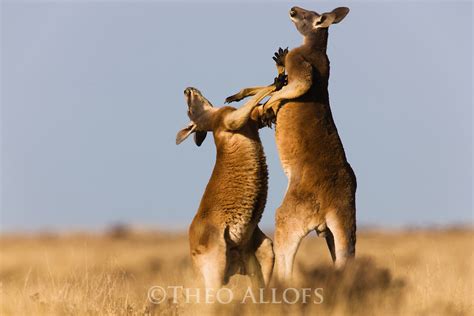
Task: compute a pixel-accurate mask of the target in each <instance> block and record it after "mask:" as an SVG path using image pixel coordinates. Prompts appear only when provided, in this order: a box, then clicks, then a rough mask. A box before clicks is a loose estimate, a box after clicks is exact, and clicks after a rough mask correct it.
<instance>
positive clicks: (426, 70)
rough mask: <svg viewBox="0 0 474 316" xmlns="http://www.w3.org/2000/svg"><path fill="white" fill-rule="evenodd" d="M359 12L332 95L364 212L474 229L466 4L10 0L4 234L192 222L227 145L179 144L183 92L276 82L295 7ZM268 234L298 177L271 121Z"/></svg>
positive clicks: (341, 44)
mask: <svg viewBox="0 0 474 316" xmlns="http://www.w3.org/2000/svg"><path fill="white" fill-rule="evenodd" d="M295 4H297V5H300V6H302V7H305V8H308V9H313V10H316V11H318V12H323V11H329V10H332V9H333V8H334V7H336V6H340V5H346V6H349V7H350V8H351V12H350V13H349V15H348V16H347V17H346V19H345V20H344V21H343V22H341V23H340V24H338V25H335V26H333V27H332V28H331V30H330V35H329V37H330V38H329V45H328V55H329V58H330V60H331V77H330V86H329V93H330V100H331V107H332V110H333V115H334V119H335V121H336V125H337V127H338V130H339V133H340V136H341V138H342V141H343V143H344V146H345V149H346V153H347V156H348V160H349V162H350V163H351V165H352V166H353V168H354V170H355V172H356V175H357V179H358V191H357V212H358V215H357V217H358V222H359V223H360V224H365V225H380V226H391V227H393V226H417V225H431V224H437V225H445V224H456V223H472V144H473V143H472V118H473V116H472V55H473V54H472V53H473V52H472V41H473V37H472V3H470V2H436V3H432V2H384V3H376V2H350V3H349V2H340V1H337V2H336V1H334V2H333V1H332V2H331V3H329V2H311V3H304V2H302V3H296V2H295V3H291V4H290V3H285V2H279V3H272V4H271V5H270V4H269V3H263V2H262V3H238V2H234V3H227V4H220V3H212V2H208V3H197V2H180V3H171V2H151V1H141V2H123V1H120V2H114V1H110V2H100V1H97V2H94V1H88V2H79V1H69V2H41V1H38V2H14V1H4V2H3V3H2V12H1V15H2V18H1V27H2V29H1V40H2V43H1V92H2V94H1V105H2V112H1V128H2V130H1V136H2V138H1V139H2V147H1V166H2V168H1V171H2V174H1V180H2V182H1V184H2V191H1V192H2V194H1V229H2V230H3V231H15V230H40V229H100V228H102V227H105V226H107V225H110V224H112V223H117V222H123V223H130V224H136V225H147V226H151V227H157V228H168V229H174V228H186V227H187V226H188V225H189V223H190V222H191V220H192V217H193V216H194V214H195V212H196V210H197V207H198V205H199V201H200V198H201V195H202V193H203V191H204V188H205V185H206V183H207V181H208V179H209V176H210V174H211V171H212V167H213V164H214V159H215V149H214V144H213V142H212V141H210V140H211V139H207V140H206V142H205V143H204V144H203V146H202V147H201V148H197V147H196V146H194V144H193V143H192V142H190V141H187V142H185V143H183V144H182V145H180V146H176V145H175V143H174V139H175V135H176V132H177V131H178V130H179V129H180V128H181V127H182V126H183V125H184V124H185V123H186V122H187V117H186V104H185V102H184V98H183V90H184V88H185V87H187V86H195V87H197V88H199V89H200V90H201V91H202V92H203V94H204V95H205V96H206V97H207V98H208V99H209V100H210V101H211V102H212V103H213V104H214V105H215V106H220V105H222V104H223V101H224V99H225V97H226V96H228V95H230V94H233V93H234V92H236V91H237V90H239V89H240V88H242V87H246V86H252V85H261V84H266V83H269V82H271V81H272V79H273V77H274V74H275V69H274V65H273V63H272V60H271V56H272V55H273V52H274V51H275V49H277V48H278V47H279V46H283V47H286V46H289V47H290V48H291V47H296V46H298V45H299V44H300V43H301V36H300V35H299V33H298V32H297V31H296V30H295V28H294V26H293V24H292V23H291V21H290V20H289V19H288V14H287V12H288V10H289V8H290V7H291V6H292V5H295ZM261 136H262V141H263V143H264V146H265V150H266V154H267V158H268V164H269V172H270V190H269V198H268V202H267V208H266V211H265V214H264V218H263V220H262V226H263V227H265V228H267V229H271V227H272V226H273V218H274V213H275V209H276V208H277V207H278V206H279V204H280V202H281V200H282V198H283V194H284V191H285V188H286V178H285V176H284V174H283V172H282V170H281V167H280V165H279V160H278V155H277V152H276V148H275V143H274V139H273V130H269V129H266V130H262V131H261Z"/></svg>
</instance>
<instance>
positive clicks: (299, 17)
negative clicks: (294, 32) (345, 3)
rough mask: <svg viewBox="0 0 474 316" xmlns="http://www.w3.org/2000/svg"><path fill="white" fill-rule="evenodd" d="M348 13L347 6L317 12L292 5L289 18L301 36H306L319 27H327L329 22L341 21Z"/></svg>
mask: <svg viewBox="0 0 474 316" xmlns="http://www.w3.org/2000/svg"><path fill="white" fill-rule="evenodd" d="M347 13H349V8H346V7H339V8H336V9H334V10H332V11H331V12H327V13H323V14H319V13H317V12H314V11H308V10H305V9H303V8H299V7H293V8H291V10H290V19H291V20H292V21H293V23H295V26H296V28H297V29H298V31H299V32H300V33H301V35H303V36H308V35H310V34H313V33H315V32H317V31H318V30H319V29H327V28H328V27H329V26H330V25H331V24H336V23H339V22H341V21H342V20H343V19H344V18H345V16H346V15H347Z"/></svg>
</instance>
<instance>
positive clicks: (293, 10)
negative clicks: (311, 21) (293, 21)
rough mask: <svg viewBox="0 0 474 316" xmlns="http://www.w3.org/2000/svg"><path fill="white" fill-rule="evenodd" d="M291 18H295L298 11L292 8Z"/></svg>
mask: <svg viewBox="0 0 474 316" xmlns="http://www.w3.org/2000/svg"><path fill="white" fill-rule="evenodd" d="M290 16H291V17H292V18H294V17H295V16H296V10H295V9H294V8H291V10H290Z"/></svg>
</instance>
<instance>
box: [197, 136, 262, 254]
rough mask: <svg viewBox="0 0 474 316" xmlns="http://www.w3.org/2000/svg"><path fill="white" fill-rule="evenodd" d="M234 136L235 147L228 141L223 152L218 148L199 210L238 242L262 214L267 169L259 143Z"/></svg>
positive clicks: (249, 233)
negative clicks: (236, 144)
mask: <svg viewBox="0 0 474 316" xmlns="http://www.w3.org/2000/svg"><path fill="white" fill-rule="evenodd" d="M241 137H243V136H241ZM238 140H239V143H238V145H239V146H238V147H236V146H230V145H231V143H229V145H228V146H226V147H225V148H223V150H226V151H225V152H218V154H217V159H216V165H215V167H214V171H213V174H212V176H211V180H210V181H209V184H208V187H207V188H206V192H205V194H204V197H203V199H202V201H201V208H200V212H201V213H206V217H209V218H212V220H213V221H215V222H217V223H220V225H224V226H225V227H227V230H228V238H230V240H231V241H232V242H233V243H235V244H237V245H240V244H241V243H243V242H245V241H246V240H248V239H249V238H250V236H251V234H252V233H253V230H254V229H255V227H256V225H257V224H258V222H259V221H260V218H261V216H262V213H263V209H264V207H265V202H266V198H267V189H268V184H267V182H268V171H267V165H266V161H265V156H264V153H263V148H262V146H261V144H260V143H258V142H255V141H251V140H247V139H246V138H245V139H238ZM244 141H246V142H244Z"/></svg>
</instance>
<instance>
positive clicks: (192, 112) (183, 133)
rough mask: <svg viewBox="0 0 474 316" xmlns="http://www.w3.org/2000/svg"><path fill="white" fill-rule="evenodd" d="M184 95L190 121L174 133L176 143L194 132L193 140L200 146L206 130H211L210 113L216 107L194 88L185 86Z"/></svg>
mask: <svg viewBox="0 0 474 316" xmlns="http://www.w3.org/2000/svg"><path fill="white" fill-rule="evenodd" d="M184 97H185V99H186V102H187V103H188V117H189V119H190V120H191V121H190V122H189V123H188V125H187V126H186V127H185V128H183V129H181V130H180V131H179V132H178V134H177V135H176V144H177V145H178V144H180V143H181V142H182V141H183V140H185V139H186V138H188V136H189V135H191V134H192V133H194V142H195V143H196V145H198V146H201V144H202V142H203V141H204V139H205V138H206V135H207V131H210V130H212V113H214V111H215V110H216V109H215V108H214V107H213V106H212V104H211V102H209V101H208V100H207V99H206V98H205V97H204V96H203V95H202V94H201V92H200V91H199V90H198V89H196V88H192V87H189V88H186V89H185V90H184Z"/></svg>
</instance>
